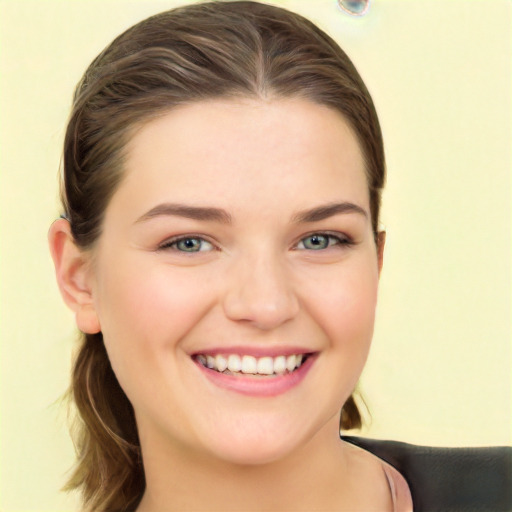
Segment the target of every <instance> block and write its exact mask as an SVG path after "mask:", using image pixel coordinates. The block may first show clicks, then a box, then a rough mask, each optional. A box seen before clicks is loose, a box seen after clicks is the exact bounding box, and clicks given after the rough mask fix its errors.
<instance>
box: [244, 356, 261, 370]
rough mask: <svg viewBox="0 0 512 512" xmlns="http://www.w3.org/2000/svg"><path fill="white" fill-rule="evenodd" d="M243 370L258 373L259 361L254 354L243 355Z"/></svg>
mask: <svg viewBox="0 0 512 512" xmlns="http://www.w3.org/2000/svg"><path fill="white" fill-rule="evenodd" d="M242 372H243V373H253V374H254V373H258V363H257V362H256V358H255V357H253V356H244V357H242Z"/></svg>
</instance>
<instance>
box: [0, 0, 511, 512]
mask: <svg viewBox="0 0 512 512" xmlns="http://www.w3.org/2000/svg"><path fill="white" fill-rule="evenodd" d="M179 3H186V2H176V1H171V0H167V1H163V0H158V1H157V0H131V1H128V0H101V1H100V0H0V45H1V46H0V74H1V75H0V115H1V117H0V180H1V181H0V208H1V213H0V229H1V232H0V244H1V247H0V251H1V252H0V272H1V275H0V279H1V290H0V315H1V316H0V329H1V331H0V336H1V348H0V350H1V352H0V358H1V359H0V365H1V366H0V372H1V373H0V375H1V381H0V393H1V394H0V398H1V402H0V403H1V409H0V414H1V416H0V443H1V444H0V510H1V511H3V512H14V511H52V512H55V511H58V510H75V509H76V503H77V501H76V499H75V498H73V497H66V496H64V495H63V494H61V493H59V492H58V489H59V488H60V487H61V485H62V484H63V482H64V478H65V474H66V471H67V469H68V468H69V466H70V465H71V464H72V461H73V451H72V446H71V443H70V441H69V438H68V435H67V430H66V418H65V412H64V411H63V410H62V407H60V406H59V404H58V402H57V403H56V401H57V400H58V398H59V396H60V395H61V393H62V392H63V391H64V389H65V388H66V386H67V384H68V379H69V368H70V360H71V350H72V347H73V341H74V339H75V329H74V323H73V317H72V315H71V313H70V312H68V311H67V310H66V309H65V307H64V305H63V304H62V302H61V299H60V297H59V294H58V292H57V287H56V285H55V282H54V277H53V269H52V264H51V261H50V257H49V254H48V250H47V245H46V233H47V230H48V226H49V224H50V223H51V221H52V219H54V218H55V217H57V215H58V214H59V209H58V205H57V200H56V194H57V179H56V178H57V169H58V166H59V158H60V151H61V143H62V138H63V132H64V126H65V121H66V117H67V113H68V109H69V105H70V99H71V93H72V89H73V87H74V84H75V83H76V82H77V81H78V79H79V77H80V76H81V73H82V72H83V71H84V70H85V67H86V66H87V64H88V63H89V62H90V61H91V59H92V58H93V57H94V56H95V55H96V54H97V53H98V52H99V51H100V50H101V49H102V48H103V47H104V46H105V45H106V44H107V43H108V42H110V40H111V39H112V38H113V37H114V36H115V35H117V34H118V33H119V32H121V31H122V30H124V29H125V28H127V27H128V26H130V25H131V24H133V23H134V22H136V21H138V20H140V19H142V18H143V17H146V16H148V15H150V14H153V13H156V12H159V11H162V10H165V9H167V8H170V7H172V6H174V5H178V4H179ZM270 3H275V4H280V5H283V6H286V7H289V8H291V9H293V10H296V11H298V12H301V13H303V14H305V15H306V16H308V17H310V18H311V19H312V20H314V21H316V22H317V23H318V24H319V25H321V26H322V27H323V28H324V29H326V30H327V31H328V32H329V33H330V34H331V35H333V36H334V37H335V38H336V39H337V40H338V42H339V43H340V44H341V45H342V47H343V48H344V49H345V50H346V51H347V53H348V54H349V55H350V56H351V58H352V59H353V60H354V62H355V63H356V65H357V67H358V69H359V70H360V72H361V74H362V75H363V78H364V79H365V80H366V82H367V84H368V87H369V89H370V91H371V92H372V94H373V97H374V100H375V103H376V106H377V110H378V112H379V114H380V118H381V123H382V127H383V132H384V138H385V144H386V149H387V159H388V171H389V179H388V186H387V191H386V193H385V196H384V210H383V222H384V223H385V224H386V227H387V231H388V240H387V247H386V257H385V267H384V272H383V276H382V280H381V296H380V303H379V310H378V320H377V327H376V333H375V341H374V347H373V351H372V354H371V356H370V361H369V363H368V366H367V368H366V370H365V372H364V374H363V378H362V383H361V389H362V391H363V393H364V396H365V397H366V401H367V403H368V405H369V408H370V410H371V413H372V416H373V421H372V423H371V425H370V426H369V427H368V428H367V429H366V430H365V431H364V434H365V435H369V436H374V437H379V438H392V439H399V440H403V441H409V442H414V443H419V444H434V445H480V444H483V445H485V444H510V443H511V441H512V439H511V436H512V434H511V433H512V422H511V417H512V414H511V261H512V260H511V216H510V213H511V212H510V204H511V201H510V199H511V197H510V196H511V171H510V169H511V143H510V141H511V140H512V123H511V96H512V94H511V76H512V69H511V63H512V29H511V25H512V24H511V18H512V14H511V7H512V3H511V2H510V1H508V0H449V1H441V0H374V1H373V3H372V6H371V10H370V12H369V14H368V15H367V16H366V17H364V18H362V19H354V18H350V17H349V16H347V15H346V14H344V13H342V12H341V11H340V10H339V9H338V8H337V7H336V2H335V1H334V0H314V1H313V0H288V1H285V0H282V1H278V0H274V1H273V2H270Z"/></svg>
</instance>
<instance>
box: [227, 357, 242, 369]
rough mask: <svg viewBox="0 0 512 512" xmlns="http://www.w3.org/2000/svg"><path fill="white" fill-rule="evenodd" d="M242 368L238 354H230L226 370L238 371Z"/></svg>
mask: <svg viewBox="0 0 512 512" xmlns="http://www.w3.org/2000/svg"><path fill="white" fill-rule="evenodd" d="M241 369H242V361H241V359H240V356H237V355H236V354H231V355H230V356H229V357H228V370H229V371H230V372H239V371H240V370H241Z"/></svg>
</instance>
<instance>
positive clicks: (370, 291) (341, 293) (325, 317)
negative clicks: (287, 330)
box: [310, 259, 378, 360]
mask: <svg viewBox="0 0 512 512" xmlns="http://www.w3.org/2000/svg"><path fill="white" fill-rule="evenodd" d="M315 288H316V293H315V295H314V299H312V300H311V301H310V309H311V312H312V316H314V317H315V318H316V319H317V322H318V324H319V325H321V326H322V327H323V329H324V331H325V334H326V335H327V337H328V339H329V340H330V342H331V345H332V348H333V349H336V350H342V351H343V352H344V353H345V354H347V355H348V353H349V352H350V353H352V354H353V356H354V357H357V355H358V354H360V356H361V358H364V359H365V358H366V353H367V351H368V349H369V346H370V343H371V339H372V335H373V328H374V321H375V308H376V303H377V291H378V272H377V265H376V263H375V266H374V265H373V259H370V262H369V264H361V263H360V262H356V263H355V264H354V265H347V266H346V267H344V268H341V269H340V270H339V272H331V273H330V275H329V276H326V278H325V279H324V280H323V281H319V282H317V286H316V287H315ZM364 359H363V360H364Z"/></svg>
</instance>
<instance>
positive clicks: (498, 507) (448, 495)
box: [342, 436, 512, 512]
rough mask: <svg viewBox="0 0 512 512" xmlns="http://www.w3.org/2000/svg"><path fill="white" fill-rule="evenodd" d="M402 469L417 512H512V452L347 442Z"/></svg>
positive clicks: (348, 439)
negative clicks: (444, 511)
mask: <svg viewBox="0 0 512 512" xmlns="http://www.w3.org/2000/svg"><path fill="white" fill-rule="evenodd" d="M342 439H343V440H344V441H346V442H349V443H352V444H355V445H357V446H359V447H361V448H363V449H365V450H367V451H369V452H371V453H373V454H374V455H376V456H377V457H379V458H380V459H382V460H384V461H385V462H387V463H388V464H390V465H391V466H393V467H394V468H396V469H397V470H398V471H399V472H400V473H401V474H402V475H403V476H404V477H405V479H406V480H407V483H408V484H409V488H410V490H411V494H412V499H413V503H414V510H415V512H421V511H441V510H450V511H454V512H455V511H461V512H462V511H464V512H470V511H474V512H479V511H482V512H484V511H485V512H489V511H496V512H498V511H507V510H508V511H510V510H512V448H510V447H506V446H492V447H478V448H440V447H431V446H417V445H412V444H408V443H401V442H398V441H381V440H376V439H366V438H361V437H353V436H344V437H342Z"/></svg>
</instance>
